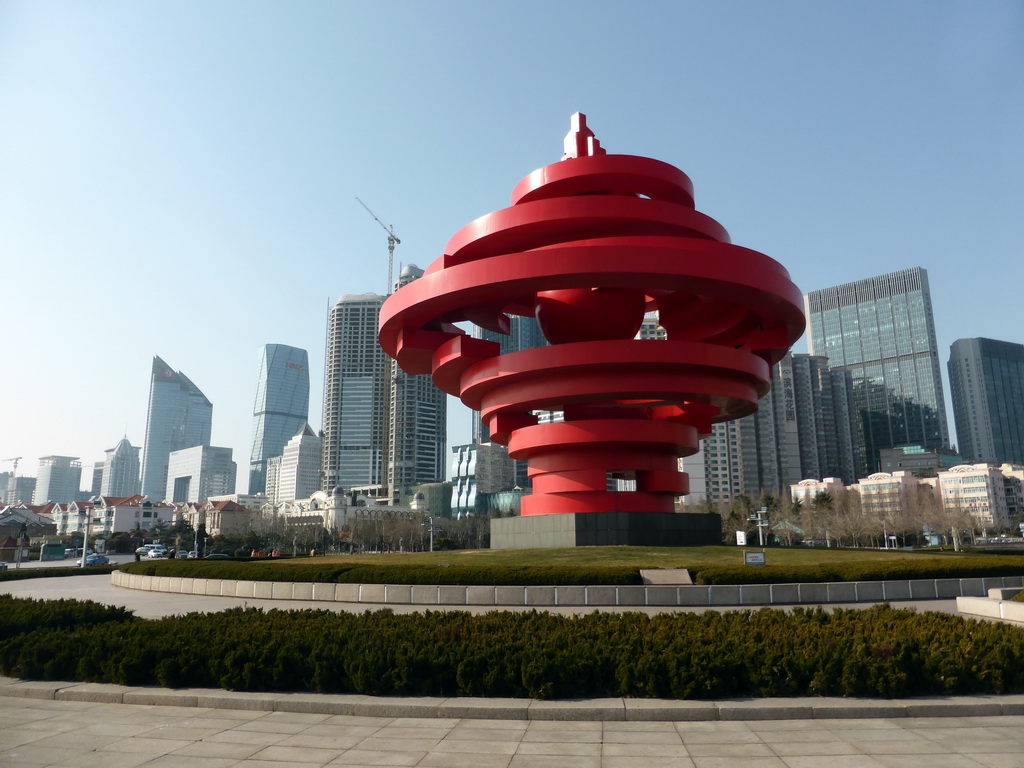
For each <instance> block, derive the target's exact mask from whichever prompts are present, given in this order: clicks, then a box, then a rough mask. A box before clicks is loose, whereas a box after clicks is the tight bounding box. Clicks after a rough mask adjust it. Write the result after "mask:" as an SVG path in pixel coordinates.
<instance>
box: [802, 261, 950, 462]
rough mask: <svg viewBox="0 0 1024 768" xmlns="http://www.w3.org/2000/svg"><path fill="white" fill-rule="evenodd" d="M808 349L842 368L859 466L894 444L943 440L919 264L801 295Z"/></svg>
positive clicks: (935, 444) (938, 444)
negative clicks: (855, 421) (848, 379)
mask: <svg viewBox="0 0 1024 768" xmlns="http://www.w3.org/2000/svg"><path fill="white" fill-rule="evenodd" d="M804 303H805V307H806V311H807V320H808V325H809V329H810V336H809V342H810V343H809V346H810V353H811V354H812V355H822V356H824V357H827V358H828V360H829V365H831V366H832V367H833V368H839V367H845V368H847V369H848V370H849V371H850V374H851V376H852V382H853V398H854V403H855V405H856V407H857V412H858V416H859V419H860V424H859V425H858V432H859V433H860V434H859V437H860V438H861V439H862V441H863V442H862V443H861V445H862V448H863V450H862V454H861V468H860V469H859V471H858V474H859V475H860V476H861V477H866V476H867V474H870V473H871V472H874V471H876V470H877V468H878V462H879V455H878V452H879V451H880V450H881V449H882V448H895V447H896V446H900V445H920V446H923V447H925V448H943V447H946V446H948V445H949V429H948V427H947V426H946V408H945V400H944V398H943V394H942V378H941V376H940V374H939V353H938V348H937V345H936V342H935V322H934V320H933V318H932V300H931V293H930V291H929V290H928V273H927V272H926V271H925V270H923V269H921V268H920V267H913V268H911V269H904V270H901V271H899V272H890V273H889V274H886V275H879V276H878V277H870V278H868V279H866V280H858V281H857V282H854V283H845V284H843V285H837V286H833V287H831V288H824V289H822V290H820V291H812V292H811V293H809V294H808V295H807V296H805V297H804Z"/></svg>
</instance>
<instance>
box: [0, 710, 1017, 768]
mask: <svg viewBox="0 0 1024 768" xmlns="http://www.w3.org/2000/svg"><path fill="white" fill-rule="evenodd" d="M236 696H237V697H238V702H239V707H245V706H246V705H247V700H246V695H245V694H236ZM0 722H2V723H3V724H4V727H3V729H2V730H0V765H3V766H6V767H8V768H135V766H145V767H146V768H179V767H180V768H186V767H187V768H192V767H193V766H202V768H234V767H235V766H237V767H238V768H320V767H321V766H350V767H354V766H381V765H387V766H397V767H398V768H412V767H413V766H439V767H440V768H463V767H465V768H669V767H670V766H671V768H820V766H827V767H828V768H876V767H878V766H891V767H892V768H917V767H918V766H921V767H922V768H967V767H968V766H970V767H972V768H976V767H977V766H989V768H1015V767H1018V768H1019V767H1021V766H1024V715H1010V716H1003V717H972V716H965V717H904V718H886V717H879V718H870V719H820V720H818V719H795V720H747V721H711V722H707V721H695V722H694V721H676V722H664V721H651V722H622V721H618V722H601V721H594V720H586V719H583V720H575V719H571V720H529V721H527V720H490V719H469V718H454V717H453V718H422V717H401V718H399V717H362V716H353V715H332V714H327V713H319V712H266V711H252V710H248V709H244V708H240V709H220V708H216V709H215V708H196V707H176V706H139V705H132V704H103V703H89V702H72V701H47V700H32V699H19V698H7V697H4V696H0Z"/></svg>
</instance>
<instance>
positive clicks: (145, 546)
mask: <svg viewBox="0 0 1024 768" xmlns="http://www.w3.org/2000/svg"><path fill="white" fill-rule="evenodd" d="M157 546H159V545H157V544H143V545H142V546H141V547H139V548H138V549H136V550H135V554H136V555H148V554H149V550H151V549H153V548H154V547H157Z"/></svg>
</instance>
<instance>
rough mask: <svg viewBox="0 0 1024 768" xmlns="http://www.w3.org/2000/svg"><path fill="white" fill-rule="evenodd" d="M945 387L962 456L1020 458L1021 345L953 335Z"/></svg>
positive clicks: (1023, 404) (1023, 420)
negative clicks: (951, 396) (954, 339)
mask: <svg viewBox="0 0 1024 768" xmlns="http://www.w3.org/2000/svg"><path fill="white" fill-rule="evenodd" d="M949 387H950V389H951V390H952V393H953V418H954V420H955V422H956V437H957V447H958V448H959V449H960V455H961V456H962V457H963V458H964V460H965V461H966V462H967V463H975V462H992V463H1002V462H1009V463H1012V464H1024V345H1021V344H1014V343H1012V342H1009V341H995V340H993V339H982V338H978V339H957V340H956V341H954V342H953V344H952V346H951V347H950V350H949Z"/></svg>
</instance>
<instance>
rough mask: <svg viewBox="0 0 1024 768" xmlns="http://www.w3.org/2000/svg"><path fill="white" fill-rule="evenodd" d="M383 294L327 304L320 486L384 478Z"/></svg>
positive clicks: (377, 482) (327, 487) (387, 366)
mask: <svg viewBox="0 0 1024 768" xmlns="http://www.w3.org/2000/svg"><path fill="white" fill-rule="evenodd" d="M383 303H384V297H383V296H378V295H376V294H372V293H366V294H362V295H348V296H342V297H341V298H340V299H338V303H337V304H335V305H334V307H333V308H332V309H331V313H330V318H329V320H328V325H327V355H326V363H325V366H324V428H323V458H322V461H321V475H322V477H321V480H320V482H321V486H320V487H321V489H322V490H324V491H326V492H328V493H330V492H331V491H332V490H333V489H334V488H335V486H339V485H340V486H341V487H342V488H345V489H349V488H356V487H359V488H362V487H366V486H374V485H376V486H380V485H383V484H384V483H385V481H386V477H385V474H386V465H385V461H386V453H387V437H388V419H387V410H388V401H389V397H390V381H389V378H388V373H389V371H390V370H391V367H390V363H391V359H390V358H389V357H388V356H387V355H386V354H384V350H382V349H381V348H380V344H378V343H377V319H378V317H379V315H380V306H381V304H383Z"/></svg>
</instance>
